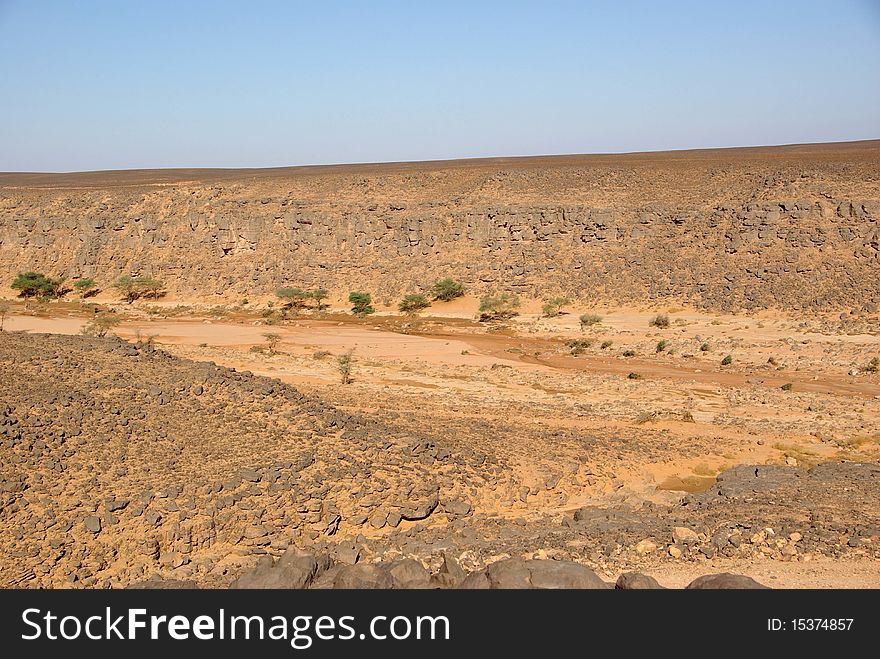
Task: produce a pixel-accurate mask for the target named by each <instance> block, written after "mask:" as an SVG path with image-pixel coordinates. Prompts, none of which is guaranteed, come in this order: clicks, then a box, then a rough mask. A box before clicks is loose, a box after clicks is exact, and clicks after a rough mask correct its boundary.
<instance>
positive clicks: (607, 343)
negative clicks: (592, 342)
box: [599, 339, 614, 350]
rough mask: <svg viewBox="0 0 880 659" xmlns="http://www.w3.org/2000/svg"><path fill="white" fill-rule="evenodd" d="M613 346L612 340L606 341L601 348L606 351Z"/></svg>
mask: <svg viewBox="0 0 880 659" xmlns="http://www.w3.org/2000/svg"><path fill="white" fill-rule="evenodd" d="M613 344H614V341H612V340H611V339H606V340H605V341H602V345H601V346H599V347H600V348H602V350H605V349H606V348H610V347H611V346H612V345H613Z"/></svg>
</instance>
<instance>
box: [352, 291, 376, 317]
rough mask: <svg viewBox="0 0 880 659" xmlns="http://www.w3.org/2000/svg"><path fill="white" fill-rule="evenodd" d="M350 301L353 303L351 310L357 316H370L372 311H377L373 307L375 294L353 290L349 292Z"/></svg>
mask: <svg viewBox="0 0 880 659" xmlns="http://www.w3.org/2000/svg"><path fill="white" fill-rule="evenodd" d="M348 301H349V302H350V303H351V305H352V306H351V312H352V313H353V314H354V315H355V316H360V317H363V316H369V315H370V314H371V313H376V310H375V309H374V308H373V296H372V295H370V294H369V293H359V292H356V291H353V292H351V293H349V294H348Z"/></svg>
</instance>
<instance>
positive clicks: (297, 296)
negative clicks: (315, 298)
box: [275, 286, 311, 309]
mask: <svg viewBox="0 0 880 659" xmlns="http://www.w3.org/2000/svg"><path fill="white" fill-rule="evenodd" d="M275 295H276V296H277V297H278V298H279V299H280V300H281V301H282V302H283V303H284V308H285V309H304V308H305V306H306V303H307V302H308V301H309V300H310V299H311V294H310V293H309V291H305V290H303V289H301V288H296V287H293V286H286V287H284V288H279V289H278V290H277V291H275Z"/></svg>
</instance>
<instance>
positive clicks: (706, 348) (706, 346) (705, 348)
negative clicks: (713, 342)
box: [700, 343, 709, 352]
mask: <svg viewBox="0 0 880 659" xmlns="http://www.w3.org/2000/svg"><path fill="white" fill-rule="evenodd" d="M700 352H709V344H708V343H704V344H703V345H701V346H700Z"/></svg>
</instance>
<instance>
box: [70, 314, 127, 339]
mask: <svg viewBox="0 0 880 659" xmlns="http://www.w3.org/2000/svg"><path fill="white" fill-rule="evenodd" d="M120 322H122V321H121V319H120V318H119V317H118V316H117V315H116V314H115V313H109V312H104V313H99V314H97V315H96V316H95V317H94V318H92V319H91V320H90V321H89V322H87V323H86V324H85V325H83V327H82V329H81V330H80V331H79V332H80V334H82V335H83V336H96V337H99V338H100V337H105V336H107V332H109V331H110V330H111V329H113V328H114V327H116V326H117V325H118V324H119V323H120Z"/></svg>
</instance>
